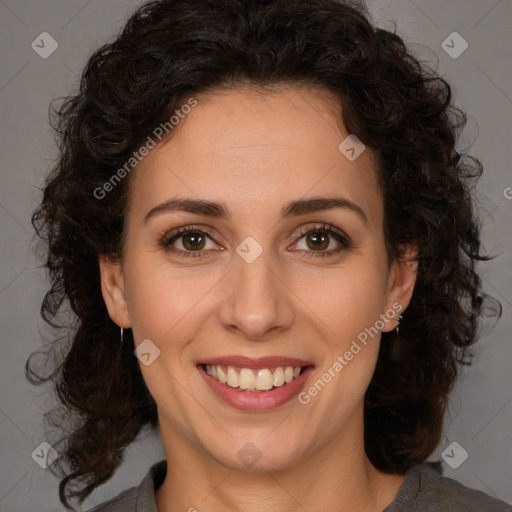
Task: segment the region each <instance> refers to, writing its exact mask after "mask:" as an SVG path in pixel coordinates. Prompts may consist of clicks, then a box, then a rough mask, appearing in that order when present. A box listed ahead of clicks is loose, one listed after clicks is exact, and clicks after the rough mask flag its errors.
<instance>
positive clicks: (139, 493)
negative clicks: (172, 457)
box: [87, 460, 167, 512]
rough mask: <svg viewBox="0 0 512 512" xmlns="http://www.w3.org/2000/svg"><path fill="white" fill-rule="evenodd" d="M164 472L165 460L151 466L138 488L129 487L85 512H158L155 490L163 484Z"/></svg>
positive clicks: (165, 467) (165, 470)
mask: <svg viewBox="0 0 512 512" xmlns="http://www.w3.org/2000/svg"><path fill="white" fill-rule="evenodd" d="M166 472H167V462H166V461H165V460H162V461H160V462H157V463H155V464H153V465H152V466H151V468H150V469H149V471H148V472H147V474H146V476H145V477H144V479H143V480H142V482H141V483H140V485H139V486H138V487H136V486H134V487H130V488H129V489H126V490H125V491H123V492H122V493H120V494H118V495H117V496H116V497H114V498H112V499H111V500H109V501H107V502H105V503H102V504H100V505H97V506H96V507H94V508H92V509H90V510H88V511H87V512H158V509H157V507H156V499H155V489H156V488H157V487H158V486H159V485H160V484H161V483H162V482H163V480H164V478H165V474H166Z"/></svg>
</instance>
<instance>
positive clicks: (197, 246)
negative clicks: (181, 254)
mask: <svg viewBox="0 0 512 512" xmlns="http://www.w3.org/2000/svg"><path fill="white" fill-rule="evenodd" d="M181 238H182V244H183V247H184V248H185V249H186V250H187V251H196V250H202V249H204V246H205V243H206V237H205V236H204V235H203V234H202V233H199V232H198V231H195V232H194V231H193V232H191V233H185V234H184V235H181Z"/></svg>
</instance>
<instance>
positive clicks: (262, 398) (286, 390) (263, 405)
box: [197, 365, 314, 411]
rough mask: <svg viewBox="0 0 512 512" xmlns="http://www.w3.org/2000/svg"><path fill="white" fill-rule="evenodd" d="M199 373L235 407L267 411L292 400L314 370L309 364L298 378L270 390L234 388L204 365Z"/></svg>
mask: <svg viewBox="0 0 512 512" xmlns="http://www.w3.org/2000/svg"><path fill="white" fill-rule="evenodd" d="M197 368H198V370H199V373H200V374H201V375H202V377H203V379H205V380H206V382H207V384H208V386H210V389H211V390H212V391H213V392H214V393H215V394H216V395H217V396H218V397H219V398H220V399H221V400H223V401H224V402H226V403H227V404H229V405H231V407H234V408H235V409H242V410H245V411H267V410H269V409H275V408H276V407H279V406H281V405H283V404H284V403H286V402H288V400H291V399H292V398H293V397H295V396H296V395H298V394H299V393H300V390H301V389H302V387H303V386H304V383H305V382H306V380H307V378H308V377H309V374H310V373H311V372H312V371H313V369H314V367H313V366H307V367H306V368H305V370H304V372H303V373H302V375H299V376H298V377H297V378H295V379H293V380H292V381H291V382H289V383H287V384H284V385H283V386H280V387H277V388H274V389H272V390H270V391H243V390H241V389H239V388H232V387H231V386H228V385H227V384H222V383H221V382H219V381H218V380H216V379H214V378H213V377H211V376H210V375H208V374H207V373H206V370H205V369H204V367H203V366H202V365H199V366H198V367H197Z"/></svg>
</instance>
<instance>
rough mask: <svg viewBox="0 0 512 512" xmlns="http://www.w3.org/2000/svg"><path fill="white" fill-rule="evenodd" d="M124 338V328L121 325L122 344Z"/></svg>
mask: <svg viewBox="0 0 512 512" xmlns="http://www.w3.org/2000/svg"><path fill="white" fill-rule="evenodd" d="M123 339H124V329H123V328H122V327H121V345H122V344H123Z"/></svg>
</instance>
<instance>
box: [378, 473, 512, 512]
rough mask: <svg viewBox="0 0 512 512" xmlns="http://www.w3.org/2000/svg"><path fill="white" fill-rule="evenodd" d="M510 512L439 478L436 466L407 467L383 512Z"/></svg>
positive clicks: (505, 506) (511, 511)
mask: <svg viewBox="0 0 512 512" xmlns="http://www.w3.org/2000/svg"><path fill="white" fill-rule="evenodd" d="M405 511H407V512H411V511H414V512H439V511H443V512H484V511H485V512H512V506H510V505H508V504H507V503H505V502H504V501H501V500H498V499H496V498H493V497H491V496H489V495H487V494H485V493H484V492H481V491H477V490H476V489H471V488H470V487H466V486H465V485H462V484H461V483H460V482H457V481H456V480H454V479H452V478H448V477H445V476H443V475H442V470H441V466H440V464H439V463H424V464H418V465H415V466H413V467H411V468H410V469H409V470H408V471H407V473H406V474H405V479H404V482H403V484H402V487H401V488H400V490H399V491H398V494H397V495H396V497H395V500H394V501H393V503H391V505H389V507H387V508H386V509H385V511H384V512H405Z"/></svg>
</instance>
